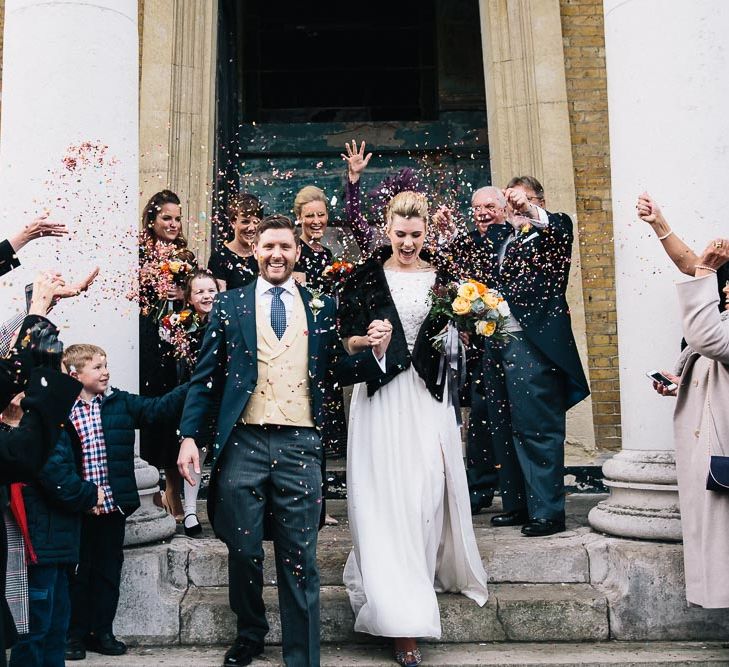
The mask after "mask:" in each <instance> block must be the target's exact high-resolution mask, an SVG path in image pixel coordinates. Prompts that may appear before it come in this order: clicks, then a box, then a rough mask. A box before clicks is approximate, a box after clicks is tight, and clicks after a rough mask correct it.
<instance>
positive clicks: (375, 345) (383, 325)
mask: <svg viewBox="0 0 729 667" xmlns="http://www.w3.org/2000/svg"><path fill="white" fill-rule="evenodd" d="M391 338H392V324H391V323H390V320H388V319H387V318H385V319H384V320H372V322H370V325H369V327H367V344H368V345H369V346H370V347H371V348H372V351H373V352H374V353H375V356H376V357H377V358H378V359H382V357H383V356H385V352H386V351H387V346H388V345H389V344H390V340H391Z"/></svg>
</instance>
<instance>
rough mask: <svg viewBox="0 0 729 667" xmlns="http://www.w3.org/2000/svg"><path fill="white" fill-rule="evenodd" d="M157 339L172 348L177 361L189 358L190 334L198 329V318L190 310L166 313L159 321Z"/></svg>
mask: <svg viewBox="0 0 729 667" xmlns="http://www.w3.org/2000/svg"><path fill="white" fill-rule="evenodd" d="M159 324H160V327H159V337H160V338H161V339H162V340H164V341H166V342H168V343H170V344H171V345H172V346H173V347H174V355H175V357H177V358H178V359H184V358H189V357H190V334H192V333H195V332H196V331H197V330H198V329H199V328H200V318H199V317H198V315H197V313H196V312H195V311H194V310H192V308H184V309H183V310H181V311H180V312H179V313H168V314H167V315H164V316H163V317H162V318H161V319H160V321H159Z"/></svg>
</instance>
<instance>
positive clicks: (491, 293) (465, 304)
mask: <svg viewBox="0 0 729 667" xmlns="http://www.w3.org/2000/svg"><path fill="white" fill-rule="evenodd" d="M430 302H431V305H432V308H431V311H430V312H431V317H439V316H441V315H445V316H446V317H447V318H448V321H449V324H451V325H452V327H454V328H455V329H456V330H457V331H459V332H466V333H469V334H476V335H478V336H485V337H487V338H492V339H494V340H499V341H504V340H506V339H507V338H509V337H510V334H509V333H508V332H507V331H506V325H507V324H508V322H509V317H510V316H511V312H510V311H509V305H508V304H507V303H506V301H505V300H504V297H503V296H501V294H499V292H497V291H496V290H495V289H491V288H489V287H487V286H486V285H484V284H483V283H480V282H478V281H477V280H466V281H464V282H461V283H450V284H448V285H441V286H439V287H434V288H433V289H432V290H431V291H430ZM450 328H451V327H446V329H445V330H444V331H441V332H440V333H439V334H436V335H435V336H433V339H432V340H433V346H434V347H435V348H436V349H437V350H439V351H441V352H442V351H443V350H444V346H445V343H446V339H447V338H448V336H449V329H450Z"/></svg>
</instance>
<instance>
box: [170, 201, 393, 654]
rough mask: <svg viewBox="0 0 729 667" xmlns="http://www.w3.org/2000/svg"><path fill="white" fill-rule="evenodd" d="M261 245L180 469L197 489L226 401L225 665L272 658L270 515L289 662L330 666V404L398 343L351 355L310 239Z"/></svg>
mask: <svg viewBox="0 0 729 667" xmlns="http://www.w3.org/2000/svg"><path fill="white" fill-rule="evenodd" d="M254 249H255V253H256V257H257V259H258V266H259V270H260V275H259V277H258V279H257V281H256V282H254V283H251V284H249V285H247V286H246V287H242V288H240V289H234V290H230V291H227V292H224V293H222V294H220V295H219V297H218V298H217V299H216V302H215V305H214V307H213V310H212V313H211V314H210V323H209V325H208V327H207V331H206V333H205V338H204V340H203V344H202V349H201V351H200V358H199V361H198V363H197V366H196V368H195V372H194V374H193V377H192V380H191V382H190V390H189V392H188V395H187V400H186V402H185V410H184V413H183V416H182V422H181V423H180V434H181V436H182V438H183V440H182V444H181V447H180V455H179V458H178V461H177V464H178V467H179V469H180V473H181V474H182V476H183V477H184V478H185V479H187V481H188V482H190V483H192V484H194V482H193V481H192V479H191V475H190V472H189V466H190V465H191V464H192V466H193V468H194V470H195V471H196V472H198V471H199V468H200V460H199V454H198V448H197V446H196V442H195V439H196V438H197V437H198V436H199V435H200V434H201V433H204V432H205V423H206V419H207V418H209V415H210V414H211V412H212V411H213V409H214V406H215V405H216V403H217V401H220V409H219V415H218V420H217V436H216V439H215V445H214V451H213V455H214V456H213V465H212V476H211V480H210V490H209V493H208V513H209V515H210V521H211V524H212V526H213V529H214V530H215V533H216V535H217V536H218V537H220V538H221V539H222V540H223V541H224V542H225V543H226V545H227V546H228V566H229V587H230V588H229V590H230V593H229V595H230V606H231V608H232V609H233V611H234V612H235V614H236V616H237V617H238V634H237V637H236V640H235V643H234V644H233V646H232V647H231V648H230V649H229V650H228V652H227V653H226V655H225V662H224V665H247V664H249V663H250V662H251V661H252V659H253V658H254V657H255V656H257V655H259V654H260V653H262V652H263V640H264V637H265V636H266V633H267V632H268V623H267V622H266V617H265V607H264V604H263V597H262V593H263V545H262V540H263V535H264V517H266V519H267V520H268V519H270V524H268V525H267V529H268V528H269V527H270V532H271V536H272V538H273V543H274V549H275V555H276V572H277V580H278V595H279V606H280V609H281V626H282V631H283V657H284V662H285V663H286V665H289V666H290V667H293V666H296V667H304V666H308V665H318V664H319V570H318V567H317V563H316V543H317V530H318V526H319V517H320V512H321V509H322V465H321V464H322V456H323V450H322V446H321V440H320V438H319V431H318V429H320V428H321V426H322V414H323V412H322V408H323V405H324V403H325V401H326V400H327V396H328V392H329V390H330V389H331V387H332V385H333V384H334V381H335V373H336V380H337V381H339V382H340V383H342V384H352V383H355V382H362V381H366V380H367V379H371V378H372V377H373V376H376V375H378V374H380V373H381V372H382V371H381V369H380V365H379V364H378V361H377V359H379V358H381V357H382V356H384V353H385V349H386V347H387V343H388V341H389V338H387V337H385V338H383V339H382V340H381V341H380V342H378V343H377V345H375V346H374V347H373V349H372V351H369V350H365V351H363V352H360V353H358V354H355V355H352V356H347V355H346V354H345V353H344V350H343V349H342V346H341V343H340V341H339V338H338V336H337V330H336V314H335V308H334V303H333V301H332V300H331V299H329V298H328V297H321V298H319V297H312V294H311V293H309V292H308V291H307V290H306V289H304V288H302V287H300V286H298V285H297V284H296V283H295V282H294V280H293V278H292V272H293V270H294V265H295V264H296V261H297V260H298V258H299V254H300V241H299V239H298V237H297V235H296V231H295V228H294V225H293V224H292V222H291V221H290V220H289V219H288V218H286V217H285V216H282V215H270V216H268V217H266V218H264V219H263V220H262V221H261V223H260V225H259V227H258V231H257V236H256V243H255V246H254ZM373 353H374V354H373ZM376 357H377V358H376ZM266 515H268V516H266ZM266 523H268V521H266Z"/></svg>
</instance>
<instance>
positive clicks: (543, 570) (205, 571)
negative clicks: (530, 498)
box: [174, 495, 603, 587]
mask: <svg viewBox="0 0 729 667" xmlns="http://www.w3.org/2000/svg"><path fill="white" fill-rule="evenodd" d="M602 497H603V496H587V495H585V496H582V497H581V498H580V499H579V501H578V500H576V499H572V501H571V504H572V505H576V504H578V503H579V504H582V505H584V506H585V511H584V515H585V516H586V512H587V509H589V508H590V507H592V506H593V505H594V504H595V503H597V501H598V499H600V498H602ZM327 507H328V509H329V513H330V514H332V515H333V516H334V517H335V518H336V519H337V520H338V521H339V525H338V526H327V527H325V528H323V529H322V530H321V531H320V532H319V540H318V549H317V559H318V562H319V570H320V578H321V583H322V585H323V586H339V585H341V583H342V572H343V570H344V563H345V562H346V560H347V556H348V555H349V552H350V550H351V548H352V539H351V536H350V533H349V527H348V523H347V510H346V503H345V502H343V501H329V502H327ZM499 511H501V506H500V502H499V501H498V500H497V501H496V502H495V504H494V506H493V508H490V509H489V510H488V511H487V512H484V513H482V514H479V515H478V516H475V517H474V521H473V525H474V532H475V534H476V541H477V543H478V548H479V552H480V553H481V557H482V558H483V561H484V565H485V567H486V572H487V574H488V577H489V581H490V582H495V583H522V582H523V583H585V582H588V581H589V580H590V567H589V559H588V554H587V549H586V548H585V547H584V544H583V538H584V534H585V533H587V532H589V528H587V527H586V526H585V525H584V519H583V513H577V512H575V513H573V515H572V516H570V517H569V519H568V528H569V530H568V531H567V532H565V533H560V534H559V535H554V536H551V537H546V538H539V539H534V538H527V537H524V536H523V535H522V534H521V532H520V528H519V527H513V528H492V527H491V525H490V522H489V519H490V517H491V516H493V514H495V513H497V512H499ZM201 514H202V512H201ZM205 534H206V535H211V534H212V530H211V528H210V526H209V525H208V524H207V523H206V524H205ZM174 542H175V543H176V545H177V546H178V547H180V548H183V547H184V548H185V549H189V560H188V576H189V579H190V583H192V584H193V585H195V586H198V587H203V586H227V585H228V551H227V548H226V547H225V545H224V544H223V543H222V542H220V541H219V540H216V539H214V538H212V537H206V538H202V539H196V540H193V539H188V538H183V537H181V536H178V537H175V538H174ZM264 552H265V559H264V575H263V576H264V582H265V584H266V585H275V583H276V566H275V562H274V555H273V545H272V543H271V542H265V543H264Z"/></svg>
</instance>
